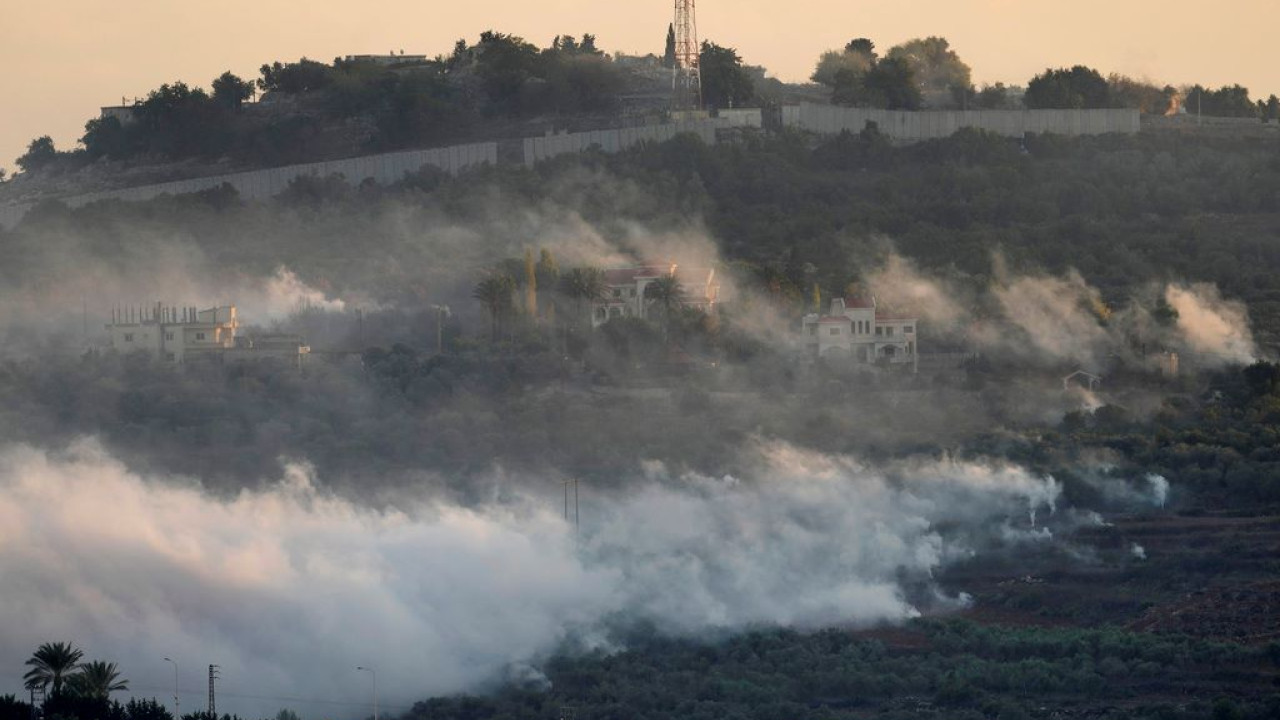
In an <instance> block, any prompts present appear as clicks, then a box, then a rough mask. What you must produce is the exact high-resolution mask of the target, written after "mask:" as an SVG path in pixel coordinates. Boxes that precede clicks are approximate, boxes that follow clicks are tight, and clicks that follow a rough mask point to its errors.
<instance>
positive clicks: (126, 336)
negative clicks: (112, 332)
mask: <svg viewBox="0 0 1280 720" xmlns="http://www.w3.org/2000/svg"><path fill="white" fill-rule="evenodd" d="M124 341H125V342H133V333H125V334H124Z"/></svg>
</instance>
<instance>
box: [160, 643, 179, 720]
mask: <svg viewBox="0 0 1280 720" xmlns="http://www.w3.org/2000/svg"><path fill="white" fill-rule="evenodd" d="M164 661H165V662H170V663H173V716H174V717H175V718H178V720H181V718H182V702H181V701H180V700H179V699H178V661H177V660H171V659H169V658H165V659H164Z"/></svg>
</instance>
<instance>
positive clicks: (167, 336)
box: [164, 332, 173, 340]
mask: <svg viewBox="0 0 1280 720" xmlns="http://www.w3.org/2000/svg"><path fill="white" fill-rule="evenodd" d="M164 339H165V340H172V339H173V333H171V332H167V333H165V334H164Z"/></svg>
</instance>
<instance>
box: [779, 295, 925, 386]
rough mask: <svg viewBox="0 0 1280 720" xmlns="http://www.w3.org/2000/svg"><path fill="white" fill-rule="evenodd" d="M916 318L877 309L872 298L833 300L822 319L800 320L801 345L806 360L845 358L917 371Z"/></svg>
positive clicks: (808, 318)
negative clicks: (801, 324) (907, 366)
mask: <svg viewBox="0 0 1280 720" xmlns="http://www.w3.org/2000/svg"><path fill="white" fill-rule="evenodd" d="M916 325H917V318H916V317H914V316H912V315H910V314H902V313H893V312H889V311H888V310H886V309H883V308H879V307H877V304H876V299H875V296H871V297H866V298H862V297H850V298H835V299H834V300H832V301H831V309H830V312H829V313H828V314H826V315H819V314H818V313H812V314H809V315H805V316H804V322H803V326H802V328H801V331H800V333H801V344H802V346H803V348H804V352H805V355H806V356H808V357H810V358H814V359H816V358H828V359H837V358H846V359H848V360H850V361H852V362H856V363H865V364H875V365H895V366H905V365H909V366H910V367H911V370H912V372H915V371H916V369H917V368H918V367H919V363H918V356H919V352H920V348H919V346H918V345H917V335H916Z"/></svg>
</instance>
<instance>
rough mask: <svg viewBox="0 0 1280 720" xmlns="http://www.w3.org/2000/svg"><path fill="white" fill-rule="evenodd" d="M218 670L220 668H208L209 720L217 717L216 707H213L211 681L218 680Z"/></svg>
mask: <svg viewBox="0 0 1280 720" xmlns="http://www.w3.org/2000/svg"><path fill="white" fill-rule="evenodd" d="M219 668H220V666H218V665H210V666H209V717H210V718H217V717H218V710H217V705H215V704H214V702H213V681H214V680H217V679H218V669H219Z"/></svg>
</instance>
